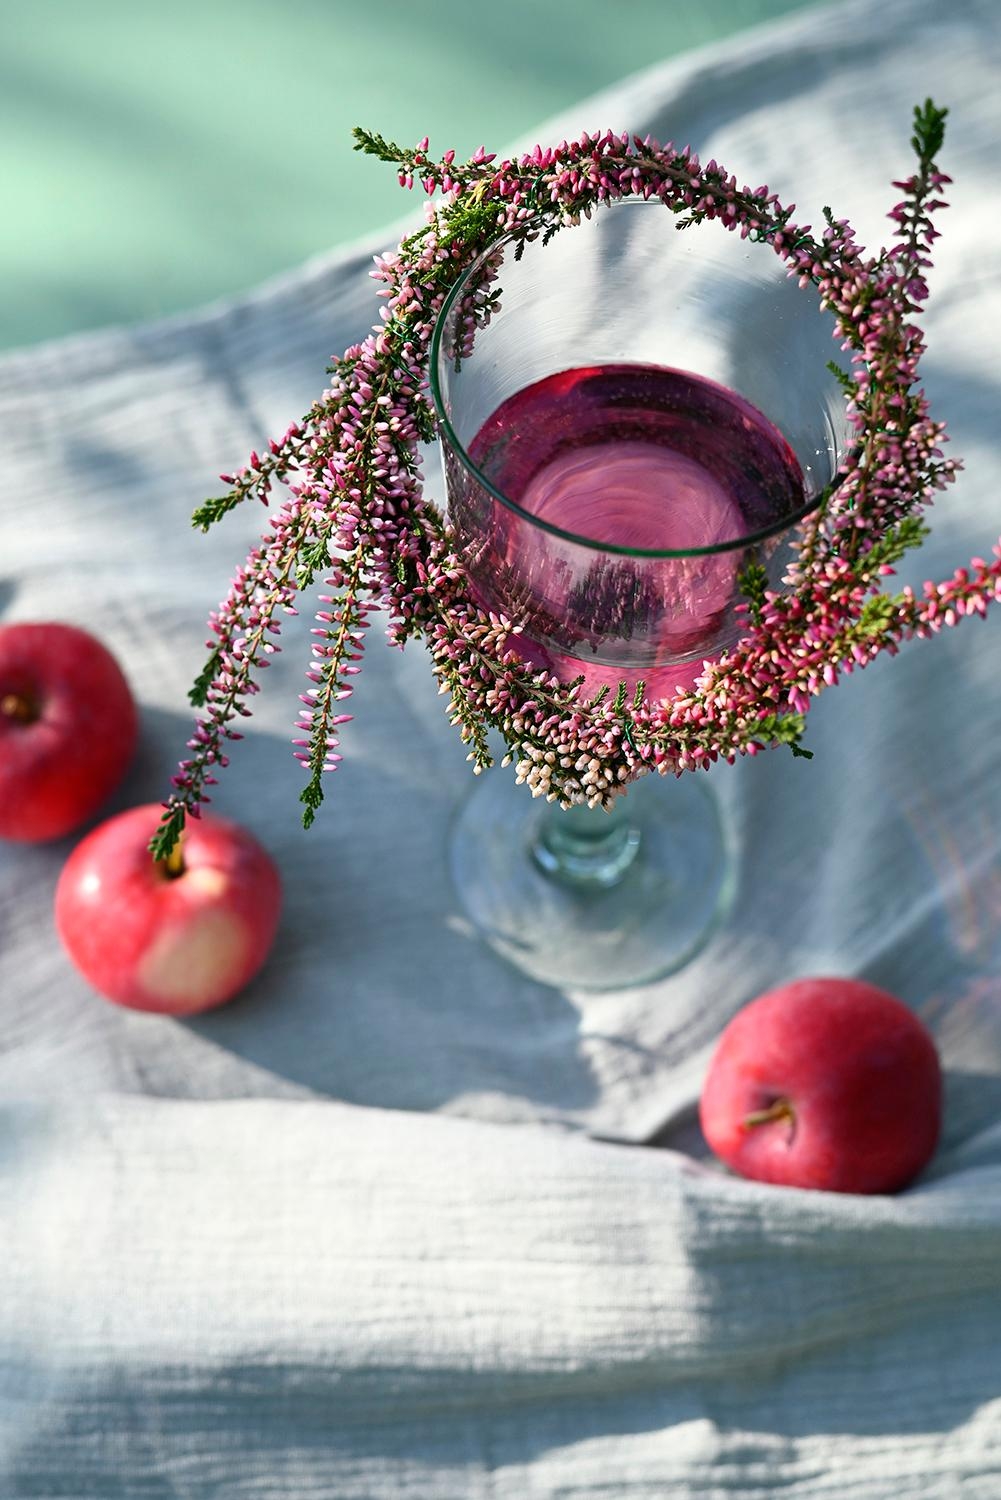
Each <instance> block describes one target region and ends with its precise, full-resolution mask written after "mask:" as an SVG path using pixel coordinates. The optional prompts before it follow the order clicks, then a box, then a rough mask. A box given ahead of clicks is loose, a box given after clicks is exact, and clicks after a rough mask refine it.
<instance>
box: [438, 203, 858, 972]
mask: <svg viewBox="0 0 1001 1500" xmlns="http://www.w3.org/2000/svg"><path fill="white" fill-rule="evenodd" d="M832 330H833V320H832V319H831V318H830V317H828V316H827V315H825V314H823V313H821V312H820V310H819V309H818V307H817V304H816V301H815V300H814V299H813V298H812V297H810V296H809V295H806V294H804V293H803V291H801V290H800V289H799V288H798V287H797V286H796V285H795V283H794V282H790V281H789V280H788V279H787V276H786V272H785V269H784V267H783V266H782V265H781V263H780V262H779V260H778V258H777V257H776V256H775V255H774V254H773V253H771V252H770V251H769V250H768V249H767V248H766V247H763V246H758V245H754V244H752V243H750V242H749V241H746V240H741V239H740V238H739V236H738V235H736V234H734V233H727V232H726V231H724V230H723V229H722V227H720V226H704V227H703V228H702V229H701V230H698V231H695V230H689V231H688V232H686V233H678V232H675V231H674V228H673V224H672V221H671V219H670V217H669V216H668V214H667V213H666V212H665V210H664V208H663V206H662V205H660V204H658V203H655V202H628V201H627V202H622V203H617V204H613V205H606V206H604V207H603V208H602V209H600V210H599V211H597V212H596V213H595V214H594V216H593V217H592V218H591V219H590V220H588V221H586V222H585V223H582V224H581V225H580V226H578V227H576V228H574V229H573V230H565V231H563V232H561V233H560V234H558V235H557V236H556V237H555V239H553V241H552V243H551V244H547V245H543V243H542V240H541V239H539V238H536V239H534V240H530V241H528V242H527V243H522V244H519V243H518V241H517V240H516V239H515V238H513V237H506V238H502V239H500V240H498V241H497V242H495V243H494V244H493V245H492V246H490V247H489V248H488V249H487V250H486V251H485V252H484V253H483V254H482V255H481V256H480V257H479V258H478V259H477V260H476V261H475V262H474V263H473V264H472V265H471V266H470V267H469V268H468V269H467V270H466V272H465V273H464V275H463V276H462V277H461V279H460V280H459V282H458V283H457V284H456V286H455V287H454V288H453V290H452V292H451V295H450V296H449V298H448V301H447V302H446V304H445V305H444V307H443V309H442V311H441V314H440V316H439V319H438V322H437V325H436V329H435V334H434V339H433V341H432V352H431V385H432V391H433V396H434V401H435V404H436V408H437V412H438V416H439V432H440V443H441V450H442V456H443V462H444V468H445V488H446V494H447V503H448V514H449V519H450V521H451V523H452V525H453V527H454V529H455V534H456V538H457V543H458V547H459V550H460V555H461V557H462V559H463V563H464V567H465V569H466V573H467V576H468V579H469V583H470V587H471V589H472V591H473V593H474V595H475V596H476V598H477V599H478V601H479V602H480V603H481V604H482V605H483V607H485V608H486V609H489V610H492V611H494V612H495V613H498V614H504V615H506V616H508V617H509V618H511V619H514V620H516V621H517V622H518V625H519V631H518V634H517V635H515V636H514V637H513V638H512V645H513V647H514V648H515V649H516V650H517V651H518V653H519V654H520V655H521V656H523V658H524V659H525V660H526V661H528V662H529V663H530V664H532V665H534V666H537V667H538V668H539V669H540V670H543V669H544V670H546V671H547V672H550V673H552V674H554V675H555V676H557V677H559V678H560V679H561V681H565V682H569V681H572V680H574V679H575V678H579V677H583V679H584V685H583V692H584V693H585V694H586V695H587V696H588V697H592V696H593V695H594V694H596V693H597V692H599V691H601V690H602V689H604V690H605V691H606V692H610V693H611V694H612V695H614V694H615V693H616V692H617V691H618V688H619V684H620V683H625V685H626V691H627V693H628V694H629V695H630V698H631V697H632V695H633V693H634V692H635V691H636V690H637V689H638V687H639V684H640V683H641V682H642V684H643V685H644V691H645V693H646V695H647V697H648V698H650V699H651V700H656V699H659V698H664V697H669V696H671V695H672V694H673V693H674V692H675V690H676V689H677V688H689V687H691V685H692V684H693V682H694V681H695V679H696V678H697V677H698V676H699V674H700V673H701V671H702V670H703V662H704V661H705V660H707V659H714V658H716V657H718V656H719V655H720V654H721V653H722V652H723V651H724V650H725V649H726V648H727V647H728V646H730V645H732V644H733V642H734V641H735V640H736V639H737V638H738V637H739V635H740V633H741V616H740V615H739V614H738V613H737V609H736V606H737V605H738V604H739V602H740V599H741V592H740V578H741V575H742V573H743V570H744V569H746V568H747V566H748V565H749V564H750V563H755V564H757V565H759V566H760V567H762V568H764V569H765V572H766V575H767V578H768V582H769V586H770V587H778V586H780V584H781V579H782V577H783V574H784V572H785V570H786V567H787V565H788V562H789V561H790V559H791V556H792V549H791V542H792V540H793V538H794V536H795V534H796V530H797V526H798V523H800V522H801V521H802V520H803V519H804V518H805V517H806V516H807V515H808V514H809V513H810V512H811V510H813V509H814V508H815V507H816V506H817V504H818V503H819V501H820V498H821V495H822V493H823V491H824V489H825V487H826V486H827V485H829V483H830V482H831V480H832V479H833V477H834V476H835V474H836V473H837V470H838V468H839V465H840V463H841V460H842V458H843V455H844V452H845V450H846V447H847V432H848V424H847V419H846V415H845V402H844V397H843V394H842V391H841V388H840V385H839V383H838V381H837V379H836V377H835V376H834V374H833V373H832V372H831V371H830V370H829V369H828V366H827V362H828V360H829V358H830V352H831V342H830V340H831V333H832ZM540 778H541V780H540ZM534 779H535V780H536V783H537V785H540V786H541V787H542V788H543V789H544V786H545V773H544V769H542V768H540V772H539V775H538V776H537V777H535V778H534ZM451 865H452V872H453V876H454V880H455V886H456V890H457V892H458V895H459V899H460V902H461V904H462V906H463V908H464V910H465V912H466V914H467V916H468V917H469V918H470V920H471V921H472V923H473V924H474V926H475V927H476V929H477V930H478V931H479V932H480V933H481V934H482V936H483V937H484V938H485V939H486V940H487V941H488V942H489V943H490V944H491V946H492V947H493V948H495V949H496V950H497V951H498V952H499V953H501V954H502V955H503V956H504V957H505V958H507V959H508V960H509V961H511V962H512V963H514V964H515V965H516V966H517V967H518V968H520V969H522V970H523V971H524V972H526V973H527V974H529V975H531V976H532V977H534V978H536V979H539V980H542V981H545V982H548V983H553V984H562V985H570V986H580V987H588V988H595V989H603V988H618V987H622V986H628V985H634V984H639V983H644V982H647V981H650V980H653V979H655V978H658V977H662V976H663V975H665V974H668V973H671V972H673V971H675V970H677V969H678V968H680V967H681V966H682V965H683V964H685V963H687V962H688V961H689V960H690V959H691V958H692V957H694V955H695V954H696V953H698V952H699V950H700V949H701V948H702V947H703V946H704V944H705V943H706V941H707V940H708V938H709V936H710V934H711V933H712V931H713V930H714V928H715V926H716V924H717V923H718V922H719V920H720V919H721V917H722V916H723V914H724V913H725V911H726V909H727V906H728V904H729V902H730V899H731V897H732V894H733V891H734V886H735V874H736V871H735V862H734V855H733V850H732V847H731V840H730V839H729V838H728V835H727V830H726V828H725V826H724V824H723V822H722V820H721V818H720V814H719V810H718V806H717V801H716V798H715V796H714V795H713V793H712V791H711V787H710V785H709V779H708V778H707V777H706V775H705V774H702V775H694V774H687V775H684V776H682V777H681V778H678V779H673V778H672V779H669V778H663V777H660V776H645V777H643V778H641V779H640V780H639V781H637V782H635V783H634V784H633V785H631V786H630V788H629V790H628V794H627V795H625V796H620V797H618V798H616V800H615V802H614V804H613V806H612V807H611V809H610V810H606V809H605V808H602V807H595V808H589V807H587V806H581V807H574V808H569V809H563V808H560V807H559V806H558V805H555V804H552V803H549V802H547V801H546V800H545V798H535V799H533V798H532V797H531V796H529V794H528V790H527V788H525V787H523V786H518V785H517V784H516V782H515V778H514V777H513V776H512V775H511V774H510V773H505V772H503V771H492V772H491V773H489V774H488V775H487V776H485V777H482V778H480V780H479V781H478V782H477V783H476V784H475V786H474V789H473V791H472V794H471V796H470V797H469V798H468V800H467V801H466V803H465V805H464V806H463V807H462V809H461V811H460V813H459V815H458V818H457V820H456V822H455V825H454V827H453V829H452V835H451Z"/></svg>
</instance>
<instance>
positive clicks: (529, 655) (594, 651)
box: [455, 364, 805, 698]
mask: <svg viewBox="0 0 1001 1500" xmlns="http://www.w3.org/2000/svg"><path fill="white" fill-rule="evenodd" d="M469 453H470V457H471V458H472V460H473V462H474V463H475V465H476V467H477V468H478V469H479V470H480V472H481V473H482V474H483V475H484V476H485V477H486V478H487V479H488V480H489V481H490V483H491V484H492V485H494V486H495V487H496V488H497V489H498V490H499V491H500V492H501V493H502V494H503V495H505V496H506V497H507V498H508V499H509V500H511V501H513V502H514V503H515V505H516V506H518V507H520V510H521V511H522V512H525V513H527V516H531V517H534V518H535V522H536V523H541V525H540V524H532V522H530V521H529V520H528V519H527V517H526V515H523V514H519V511H518V510H514V509H509V508H507V507H504V506H502V505H500V504H499V503H498V502H496V501H490V502H489V512H487V511H485V510H483V508H482V505H480V507H479V510H478V512H477V515H476V517H475V519H471V522H470V526H471V529H473V530H475V532H476V533H477V537H478V542H479V544H480V545H479V547H478V549H477V556H476V561H475V564H474V565H472V566H471V568H470V572H471V575H472V577H473V581H474V584H475V585H476V586H477V590H478V592H480V593H481V595H483V596H484V602H486V603H487V604H488V605H489V607H491V608H494V609H497V608H501V609H504V610H505V611H506V612H507V613H508V614H511V613H517V614H519V615H520V616H522V617H524V618H526V619H527V621H528V624H527V627H526V629H525V630H524V632H523V633H522V634H521V635H520V636H519V638H518V641H517V642H516V644H517V647H518V649H519V651H520V652H521V653H522V654H523V655H524V656H525V657H526V659H527V660H529V661H531V662H533V663H534V664H538V665H539V666H545V667H546V668H547V669H548V670H550V671H552V672H554V673H555V674H556V675H557V676H559V677H560V678H561V679H563V680H570V679H572V678H574V677H578V676H581V675H583V676H584V678H585V687H586V689H587V691H588V692H591V691H592V690H596V689H597V688H598V687H600V686H602V685H604V684H606V683H607V684H608V685H609V686H610V687H612V688H613V689H614V688H615V687H616V686H617V684H618V683H619V682H620V681H623V680H624V681H626V683H627V685H629V686H630V687H633V686H635V684H636V682H637V681H639V680H640V679H643V680H644V681H645V682H646V685H647V693H648V696H650V697H652V698H656V697H663V696H668V695H670V694H671V693H673V692H674V691H675V689H676V688H677V687H688V686H690V685H691V683H692V682H693V681H694V680H695V678H696V677H697V676H698V675H699V674H700V672H701V670H702V662H703V660H704V658H706V657H712V655H713V654H714V651H715V652H717V653H718V650H719V649H720V647H719V636H720V630H721V627H722V625H723V622H724V620H725V619H726V617H727V615H728V612H731V619H732V605H733V603H734V601H735V595H736V591H737V575H738V573H739V571H740V569H741V568H742V567H743V566H744V564H745V562H746V561H747V557H748V553H747V550H746V548H745V547H743V546H741V545H739V544H740V542H741V541H742V539H744V538H746V537H748V536H750V535H752V534H754V533H757V532H761V531H765V530H767V529H768V528H770V527H774V526H776V525H777V524H780V523H781V522H782V521H783V520H786V519H788V518H789V517H791V516H793V515H795V514H796V513H798V512H799V511H800V510H802V508H803V505H804V501H805V492H804V482H803V475H802V471H801V469H800V466H799V463H798V461H797V459H796V456H795V454H794V453H793V451H792V449H791V448H790V447H789V444H788V443H787V442H786V440H785V439H784V438H783V436H782V434H781V433H780V432H779V431H778V429H777V428H776V427H774V426H773V424H772V423H771V422H769V421H768V419H767V417H765V416H764V415H763V414H762V413H761V412H760V411H758V410H757V408H756V407H754V406H752V405H751V404H750V402H748V401H746V400H745V399H744V398H743V397H742V396H739V395H737V394H736V393H735V392H733V391H728V390H727V389H725V387H723V386H720V385H717V384H715V383H714V382H712V381H708V380H704V379H702V378H701V377H699V376H696V375H692V374H689V373H687V372H685V371H681V370H671V369H666V368H663V367H661V366H656V365H626V364H621V365H603V366H594V367H590V368H585V369H576V370H567V371H563V372H561V373H559V374H556V375H551V376H549V377H547V378H546V379H545V380H542V381H538V382H537V383H536V384H534V385H530V386H528V387H526V388H525V389H524V390H521V391H518V392H517V393H516V394H515V395H513V396H511V397H509V398H508V399H507V400H506V401H505V402H503V404H502V405H501V406H500V407H498V409H497V410H496V411H495V412H494V413H493V415H492V416H491V417H489V418H488V420H487V421H486V422H485V423H484V425H483V426H482V427H481V429H480V431H479V432H478V433H477V435H476V437H475V438H474V440H473V442H472V443H471V444H470V447H469ZM465 496H466V500H470V501H471V508H474V507H475V504H476V502H475V501H472V500H471V495H470V488H469V485H468V484H467V486H466V490H465ZM479 497H480V498H481V500H482V499H483V498H485V492H484V491H482V489H480V490H479ZM464 503H465V502H464V500H463V497H462V495H460V497H459V501H458V504H457V505H456V507H455V508H456V514H457V521H458V524H459V527H460V530H461V529H462V522H463V510H464ZM551 528H555V530H552V529H551ZM559 533H569V534H570V535H569V536H568V537H564V536H561V535H559ZM581 538H586V539H587V540H588V541H589V542H591V543H596V544H598V547H597V548H591V549H588V548H585V547H583V546H581V544H580V540H579V539H581ZM575 539H576V540H575ZM735 544H736V545H735ZM712 547H717V548H720V549H721V550H720V551H718V552H709V553H705V552H701V553H696V555H694V556H687V557H684V556H682V557H667V558H665V557H658V556H644V555H642V554H644V553H656V552H664V551H671V552H685V551H689V550H692V549H705V548H712ZM607 548H611V549H615V550H614V551H608V550H603V549H607ZM636 554H640V555H636Z"/></svg>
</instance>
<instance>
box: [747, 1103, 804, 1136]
mask: <svg viewBox="0 0 1001 1500" xmlns="http://www.w3.org/2000/svg"><path fill="white" fill-rule="evenodd" d="M795 1118H796V1111H795V1110H794V1109H793V1107H792V1105H791V1104H790V1103H789V1100H788V1099H776V1100H775V1102H774V1103H773V1104H769V1106H768V1108H767V1109H756V1110H755V1111H754V1112H753V1113H752V1114H749V1115H745V1116H744V1125H745V1126H746V1127H747V1129H748V1130H751V1129H753V1127H754V1126H755V1125H770V1124H771V1122H772V1121H773V1120H789V1121H790V1122H792V1121H794V1120H795Z"/></svg>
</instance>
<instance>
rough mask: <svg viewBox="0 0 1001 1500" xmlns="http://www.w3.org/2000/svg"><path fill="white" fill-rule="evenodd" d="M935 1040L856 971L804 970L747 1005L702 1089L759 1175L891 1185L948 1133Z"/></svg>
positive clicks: (798, 1183)
mask: <svg viewBox="0 0 1001 1500" xmlns="http://www.w3.org/2000/svg"><path fill="white" fill-rule="evenodd" d="M941 1114H942V1077H941V1070H940V1067H939V1060H938V1053H937V1052H936V1050H935V1043H934V1042H933V1041H932V1039H931V1036H930V1034H929V1033H928V1031H927V1030H926V1028H925V1027H924V1026H923V1025H922V1023H921V1022H920V1021H919V1020H918V1018H917V1016H916V1015H914V1013H913V1011H910V1010H908V1008H907V1006H906V1005H904V1004H903V1003H902V1002H901V1001H900V1000H896V999H894V997H893V996H892V995H889V994H887V992H886V991H885V990H880V989H877V988H876V987H875V986H874V985H871V984H864V983H862V981H860V980H857V979H798V980H795V981H794V982H793V983H792V984H786V985H783V986H782V987H781V988H780V989H776V990H771V991H770V992H769V993H768V994H766V995H761V996H759V997H758V999H757V1000H752V1001H751V1003H750V1004H749V1005H747V1006H745V1007H744V1009H743V1010H742V1011H740V1012H739V1013H738V1014H737V1015H736V1016H735V1017H734V1019H733V1020H732V1021H731V1022H730V1024H729V1026H728V1027H727V1028H726V1030H725V1031H724V1032H723V1035H722V1037H721V1038H720V1040H719V1043H718V1045H717V1048H716V1051H715V1053H714V1055H713V1058H712V1061H711V1063H710V1065H709V1073H708V1076H707V1078H706V1082H705V1087H704V1088H703V1090H702V1100H701V1105H700V1118H701V1122H702V1130H703V1134H704V1135H705V1138H706V1140H707V1141H708V1143H709V1145H710V1147H711V1148H712V1150H713V1151H714V1152H715V1153H716V1155H717V1156H719V1157H720V1158H721V1159H722V1160H723V1161H724V1162H726V1164H727V1166H729V1167H732V1168H733V1170H734V1171H735V1172H739V1173H740V1174H741V1175H742V1176H744V1177H751V1178H755V1179H756V1180H757V1181H759V1182H773V1183H781V1184H784V1185H785V1186H788V1187H801V1188H823V1189H826V1190H828V1191H830V1192H837V1193H892V1192H895V1191H896V1190H897V1189H898V1188H902V1187H903V1186H904V1185H905V1184H906V1183H908V1182H909V1181H910V1180H911V1178H913V1177H915V1176H916V1175H917V1173H918V1172H920V1170H921V1168H922V1167H923V1166H924V1165H925V1163H926V1162H927V1161H928V1160H929V1158H930V1157H931V1155H932V1153H933V1151H934V1150H935V1145H936V1142H937V1141H938V1135H939V1128H940V1124H941Z"/></svg>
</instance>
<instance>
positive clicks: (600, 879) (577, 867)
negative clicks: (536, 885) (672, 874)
mask: <svg viewBox="0 0 1001 1500" xmlns="http://www.w3.org/2000/svg"><path fill="white" fill-rule="evenodd" d="M639 847H640V830H639V828H638V827H637V826H636V825H635V824H634V823H633V822H632V820H631V819H630V817H629V812H628V809H627V798H626V797H617V798H616V800H615V801H614V802H613V804H612V806H611V808H610V809H608V810H606V809H605V808H603V807H568V808H563V807H559V806H557V805H556V804H555V803H552V804H551V805H550V806H548V807H547V808H546V810H545V812H544V814H543V816H542V818H541V819H540V821H539V823H538V825H537V826H536V829H535V833H534V837H533V840H532V846H531V853H532V859H533V860H534V861H535V864H536V865H537V866H538V867H539V869H540V870H542V871H543V872H544V873H545V874H546V875H548V876H549V878H550V879H551V880H555V881H557V882H559V884H560V885H571V886H585V887H586V886H597V887H600V888H601V889H605V890H607V889H608V887H609V886H613V885H617V884H618V882H619V881H620V880H621V879H622V877H623V875H624V874H625V873H626V871H627V870H628V869H629V866H630V865H631V864H632V862H633V860H634V859H635V858H636V855H637V854H638V852H639Z"/></svg>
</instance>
